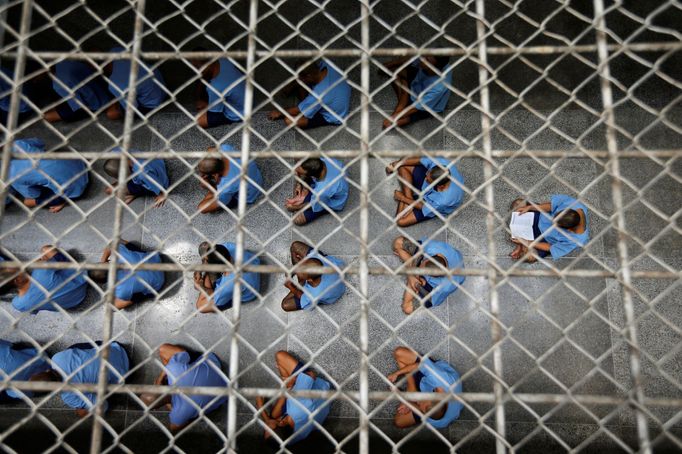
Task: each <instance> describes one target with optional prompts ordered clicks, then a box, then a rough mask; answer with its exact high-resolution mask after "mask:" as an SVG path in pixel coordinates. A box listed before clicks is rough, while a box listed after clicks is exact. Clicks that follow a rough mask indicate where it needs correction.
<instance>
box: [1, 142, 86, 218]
mask: <svg viewBox="0 0 682 454" xmlns="http://www.w3.org/2000/svg"><path fill="white" fill-rule="evenodd" d="M14 151H15V152H24V153H35V154H36V157H35V159H36V160H38V161H37V162H36V163H35V164H34V163H33V162H31V160H29V159H12V160H11V161H10V165H9V180H10V185H11V187H12V189H13V190H14V191H16V192H18V193H19V195H20V196H22V197H23V203H24V205H26V206H27V207H29V208H34V207H41V206H43V205H45V206H47V207H49V210H50V212H51V213H58V212H59V211H61V210H62V209H63V208H64V207H65V206H66V203H67V202H66V200H64V198H68V199H70V200H78V199H79V198H80V197H81V196H82V195H83V193H84V192H85V189H86V188H87V186H88V181H89V177H88V171H87V166H86V164H85V162H83V161H80V160H77V159H40V156H39V154H40V153H44V152H45V144H44V143H43V141H42V140H40V139H20V140H17V141H16V142H14Z"/></svg>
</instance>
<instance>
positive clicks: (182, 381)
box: [140, 344, 227, 432]
mask: <svg viewBox="0 0 682 454" xmlns="http://www.w3.org/2000/svg"><path fill="white" fill-rule="evenodd" d="M159 357H160V358H161V362H162V363H163V366H164V368H163V370H162V371H161V374H160V375H159V376H158V377H157V379H156V380H155V381H154V384H155V385H166V384H168V385H170V386H176V387H177V388H178V389H177V392H176V393H173V394H172V395H166V396H160V395H158V394H141V395H140V399H142V402H144V403H145V405H147V406H148V407H149V409H150V410H152V409H154V408H159V407H163V406H166V407H167V408H168V407H170V415H169V418H170V430H172V431H173V432H177V431H179V430H181V429H182V428H184V427H185V426H187V425H188V424H189V423H190V422H192V421H193V420H194V419H196V418H197V417H198V416H199V409H201V410H202V411H203V414H208V413H210V412H212V411H214V410H217V409H218V408H219V407H220V406H221V405H223V404H224V403H225V402H227V397H225V396H223V397H217V396H207V395H199V394H188V395H185V394H184V393H183V392H182V387H185V386H215V387H219V388H224V387H226V386H227V377H226V376H225V374H223V373H222V371H221V370H220V366H221V365H220V359H218V357H217V356H216V354H215V353H208V354H207V355H206V356H205V357H203V356H199V357H198V358H192V357H191V356H190V353H189V352H187V350H185V349H184V348H182V347H180V346H179V345H173V344H163V345H161V347H159Z"/></svg>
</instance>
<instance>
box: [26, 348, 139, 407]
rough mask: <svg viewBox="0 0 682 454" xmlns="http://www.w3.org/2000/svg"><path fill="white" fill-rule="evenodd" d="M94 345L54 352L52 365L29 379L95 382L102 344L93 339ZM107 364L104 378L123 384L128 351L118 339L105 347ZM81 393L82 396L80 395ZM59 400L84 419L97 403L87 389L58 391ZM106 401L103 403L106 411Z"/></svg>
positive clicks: (94, 396)
mask: <svg viewBox="0 0 682 454" xmlns="http://www.w3.org/2000/svg"><path fill="white" fill-rule="evenodd" d="M96 344H97V346H93V345H92V344H90V343H87V342H85V343H81V344H75V345H72V346H71V347H69V348H67V349H66V350H64V351H61V352H59V353H56V354H55V355H54V356H53V357H52V366H53V369H51V370H50V371H48V372H44V373H42V374H37V375H34V376H33V377H31V381H66V380H68V382H69V383H73V384H78V383H97V379H98V376H99V364H100V363H99V361H100V359H99V355H100V353H99V349H100V346H101V345H102V343H101V342H100V341H98V342H96ZM107 363H108V364H109V367H108V368H107V370H108V372H109V373H108V375H107V381H108V382H109V383H110V384H113V383H123V382H124V381H125V375H126V374H127V373H128V370H130V363H129V360H128V354H127V353H126V351H125V350H124V349H123V347H122V346H121V345H120V344H119V343H118V342H112V343H111V345H110V346H109V358H108V359H107ZM81 396H82V397H81ZM83 397H85V400H84V399H83ZM62 400H63V401H64V403H65V404H66V405H68V406H69V407H71V408H73V409H75V410H76V414H78V416H80V417H81V418H84V417H86V416H88V415H89V414H90V410H91V409H92V407H94V406H95V404H96V403H97V394H96V393H90V392H80V393H75V392H71V391H64V392H62ZM107 408H108V403H107V402H106V401H105V402H103V409H104V411H106V410H107Z"/></svg>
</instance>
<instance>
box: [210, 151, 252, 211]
mask: <svg viewBox="0 0 682 454" xmlns="http://www.w3.org/2000/svg"><path fill="white" fill-rule="evenodd" d="M220 149H221V150H222V151H234V148H233V147H232V146H231V145H228V144H225V143H224V144H222V145H221V146H220ZM225 157H226V158H227V159H228V161H230V168H229V169H228V170H227V175H225V176H224V177H222V178H221V179H220V181H219V182H218V187H217V188H216V191H217V192H218V199H219V200H220V201H221V202H222V203H223V204H224V205H225V206H227V205H229V204H230V202H231V201H232V199H233V198H234V197H235V196H236V195H237V194H238V193H239V172H241V168H242V160H241V159H240V158H233V157H231V156H228V155H226V156H225ZM246 174H247V176H248V177H249V180H247V181H246V203H249V204H251V203H254V202H255V201H256V200H258V199H259V198H260V196H261V190H260V188H262V187H263V175H261V173H260V170H259V169H258V166H257V165H256V162H255V161H249V166H248V167H247V169H246ZM254 183H255V184H254ZM256 185H257V186H256ZM259 187H260V188H259Z"/></svg>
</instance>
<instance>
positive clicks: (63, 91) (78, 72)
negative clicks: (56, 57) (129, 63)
mask: <svg viewBox="0 0 682 454" xmlns="http://www.w3.org/2000/svg"><path fill="white" fill-rule="evenodd" d="M93 74H94V71H93V69H92V68H91V67H90V66H89V65H87V64H86V63H85V62H82V61H78V60H64V61H60V62H59V63H57V65H56V66H55V80H54V81H53V82H52V88H54V91H55V92H57V94H58V95H59V96H61V97H62V101H67V102H68V104H69V107H71V110H73V111H74V112H75V111H77V110H79V109H81V108H82V107H83V106H85V107H87V108H88V110H91V111H93V112H94V111H97V110H99V109H100V108H101V107H102V106H104V105H105V104H106V103H107V102H108V101H109V94H108V93H107V92H106V90H105V89H104V87H103V86H102V84H100V82H99V80H97V77H94V78H93V77H92V75H93ZM86 80H88V82H85V81H86Z"/></svg>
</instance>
